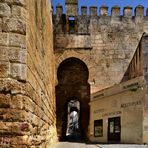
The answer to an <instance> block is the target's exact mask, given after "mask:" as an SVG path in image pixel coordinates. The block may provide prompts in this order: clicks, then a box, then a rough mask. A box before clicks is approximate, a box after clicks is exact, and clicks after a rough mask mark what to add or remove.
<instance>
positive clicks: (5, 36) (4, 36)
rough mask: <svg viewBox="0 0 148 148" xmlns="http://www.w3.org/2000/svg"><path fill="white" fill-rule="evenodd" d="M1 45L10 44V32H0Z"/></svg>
mask: <svg viewBox="0 0 148 148" xmlns="http://www.w3.org/2000/svg"><path fill="white" fill-rule="evenodd" d="M0 45H2V46H6V45H8V33H4V32H0Z"/></svg>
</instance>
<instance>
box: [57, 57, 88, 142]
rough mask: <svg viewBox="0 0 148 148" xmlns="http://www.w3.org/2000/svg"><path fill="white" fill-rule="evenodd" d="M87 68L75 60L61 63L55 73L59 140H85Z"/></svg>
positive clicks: (86, 134) (71, 59) (86, 123)
mask: <svg viewBox="0 0 148 148" xmlns="http://www.w3.org/2000/svg"><path fill="white" fill-rule="evenodd" d="M88 76H89V72H88V68H87V66H86V65H85V63H84V62H83V61H81V60H79V59H77V58H68V59H66V60H65V61H63V62H62V63H61V64H60V66H59V68H58V71H57V77H58V85H57V86H56V108H57V110H56V115H57V131H58V136H59V138H60V140H78V139H79V140H80V139H83V140H84V139H87V137H88V125H89V104H88V103H89V101H90V86H89V84H88V82H87V81H88Z"/></svg>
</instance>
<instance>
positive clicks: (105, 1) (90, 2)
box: [51, 0, 148, 12]
mask: <svg viewBox="0 0 148 148" xmlns="http://www.w3.org/2000/svg"><path fill="white" fill-rule="evenodd" d="M51 2H52V5H53V6H54V8H55V6H56V5H57V4H58V3H60V4H62V5H63V6H64V3H65V0H51ZM101 5H107V6H108V7H109V11H110V9H111V7H112V6H114V5H119V6H120V7H121V11H122V9H123V7H124V6H127V5H129V6H132V7H136V6H137V5H143V6H144V7H145V12H146V8H147V7H148V0H79V7H80V6H98V7H100V6H101ZM79 10H80V8H79Z"/></svg>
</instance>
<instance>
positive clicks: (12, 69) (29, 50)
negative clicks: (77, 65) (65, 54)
mask: <svg viewBox="0 0 148 148" xmlns="http://www.w3.org/2000/svg"><path fill="white" fill-rule="evenodd" d="M50 11H51V6H50V3H49V2H48V0H44V1H42V0H41V1H40V0H37V1H34V0H13V1H12V0H2V1H0V147H15V148H16V147H17V148H26V147H32V148H34V147H42V148H43V147H46V146H47V145H50V144H51V143H53V142H55V141H56V127H55V124H56V120H55V118H56V115H55V97H54V94H55V90H54V89H55V88H54V86H55V85H54V71H55V70H54V56H53V45H52V44H53V43H52V42H53V40H52V38H53V37H52V21H51V12H50ZM47 67H48V68H47Z"/></svg>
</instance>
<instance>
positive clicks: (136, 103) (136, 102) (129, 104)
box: [121, 100, 142, 108]
mask: <svg viewBox="0 0 148 148" xmlns="http://www.w3.org/2000/svg"><path fill="white" fill-rule="evenodd" d="M141 104H142V102H141V100H139V101H135V102H128V103H123V104H121V108H127V107H133V106H138V105H141Z"/></svg>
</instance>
